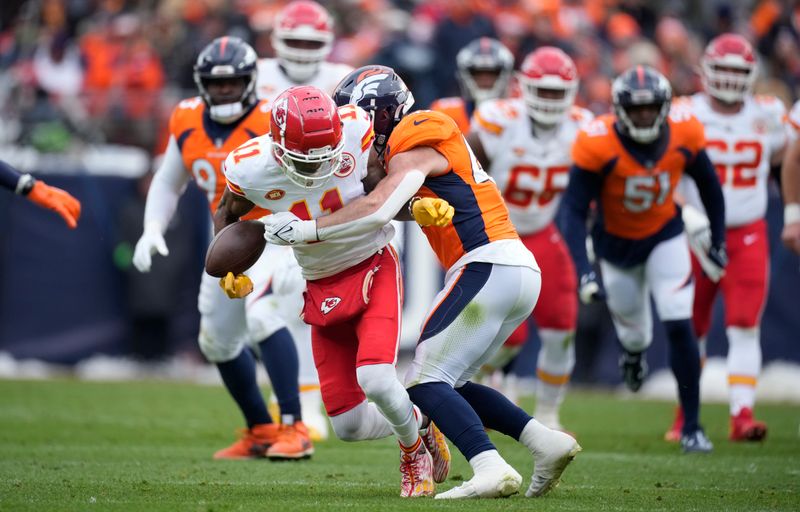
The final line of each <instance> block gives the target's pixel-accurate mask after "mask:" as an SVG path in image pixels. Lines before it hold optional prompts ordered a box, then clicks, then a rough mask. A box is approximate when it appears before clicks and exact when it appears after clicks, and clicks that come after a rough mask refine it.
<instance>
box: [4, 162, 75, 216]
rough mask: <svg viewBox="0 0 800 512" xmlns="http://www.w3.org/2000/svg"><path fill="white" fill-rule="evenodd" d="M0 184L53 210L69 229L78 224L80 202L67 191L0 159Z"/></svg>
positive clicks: (34, 202) (36, 203) (38, 204)
mask: <svg viewBox="0 0 800 512" xmlns="http://www.w3.org/2000/svg"><path fill="white" fill-rule="evenodd" d="M0 186H3V187H4V188H7V189H8V190H13V191H14V193H15V194H17V195H19V196H22V197H27V198H28V199H29V200H30V201H31V202H32V203H33V204H35V205H37V206H41V207H42V208H47V209H48V210H53V211H54V212H56V213H57V214H59V215H60V216H61V218H62V219H64V222H66V223H67V226H68V227H69V228H70V229H75V228H76V227H77V226H78V219H79V218H80V216H81V203H80V201H78V200H77V199H75V198H74V197H72V195H71V194H70V193H69V192H66V191H64V190H61V189H60V188H57V187H51V186H50V185H47V184H46V183H45V182H44V181H42V180H37V179H36V178H34V177H33V176H31V175H30V174H23V173H21V172H19V171H18V170H16V169H14V168H13V167H11V166H10V165H8V164H7V163H5V162H3V161H2V160H0Z"/></svg>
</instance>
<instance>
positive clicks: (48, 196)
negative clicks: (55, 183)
mask: <svg viewBox="0 0 800 512" xmlns="http://www.w3.org/2000/svg"><path fill="white" fill-rule="evenodd" d="M27 197H28V199H30V200H31V201H32V202H33V203H34V204H37V205H39V206H41V207H42V208H47V209H48V210H53V211H54V212H56V213H57V214H59V215H61V217H62V218H63V219H64V222H66V223H67V226H69V228H70V229H75V227H76V226H77V225H78V219H79V218H80V216H81V203H80V201H78V200H77V199H75V198H74V197H72V196H71V195H70V194H69V193H68V192H65V191H63V190H61V189H60V188H56V187H51V186H50V185H47V184H46V183H45V182H43V181H41V180H37V181H36V183H34V184H33V188H32V189H31V191H30V192H29V193H28V195H27Z"/></svg>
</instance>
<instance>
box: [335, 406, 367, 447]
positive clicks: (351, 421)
mask: <svg viewBox="0 0 800 512" xmlns="http://www.w3.org/2000/svg"><path fill="white" fill-rule="evenodd" d="M358 419H359V418H358V413H357V412H356V410H355V409H350V410H349V411H347V412H344V413H342V414H338V415H336V416H331V417H330V420H331V426H332V427H333V432H334V433H335V434H336V437H338V438H339V439H341V440H342V441H361V440H362V439H364V437H363V435H362V432H361V422H360V421H358Z"/></svg>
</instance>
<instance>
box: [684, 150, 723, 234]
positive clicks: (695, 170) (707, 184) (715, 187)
mask: <svg viewBox="0 0 800 512" xmlns="http://www.w3.org/2000/svg"><path fill="white" fill-rule="evenodd" d="M686 174H688V175H689V176H691V178H692V179H693V180H694V182H695V183H696V184H697V190H698V191H699V192H700V200H701V201H703V207H704V208H705V209H706V215H708V222H709V224H710V225H711V243H712V244H713V245H714V246H716V247H719V246H720V245H722V243H723V242H724V241H725V197H724V196H723V195H722V186H721V185H720V184H719V178H717V172H716V171H715V170H714V165H713V164H712V163H711V160H710V159H709V158H708V154H706V151H705V150H704V149H701V150H700V151H699V152H698V153H697V156H695V157H694V160H692V162H691V163H689V165H687V166H686Z"/></svg>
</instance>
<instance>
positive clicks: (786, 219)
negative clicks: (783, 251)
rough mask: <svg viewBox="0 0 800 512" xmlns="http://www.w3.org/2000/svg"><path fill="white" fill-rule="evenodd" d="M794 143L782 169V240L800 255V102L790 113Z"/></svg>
mask: <svg viewBox="0 0 800 512" xmlns="http://www.w3.org/2000/svg"><path fill="white" fill-rule="evenodd" d="M789 124H790V126H791V128H792V129H791V130H790V132H789V133H790V134H791V139H792V143H791V145H790V146H789V149H788V150H787V151H786V156H785V157H784V159H783V168H782V169H781V188H782V189H783V201H784V204H785V206H784V209H783V233H781V239H782V240H783V243H784V244H785V245H786V247H788V248H789V249H790V250H792V251H794V252H795V253H797V254H800V101H798V102H796V103H795V104H794V106H793V107H792V110H791V112H789Z"/></svg>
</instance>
